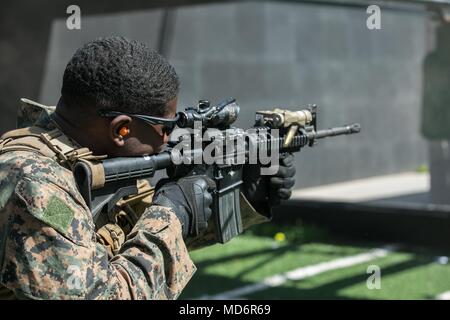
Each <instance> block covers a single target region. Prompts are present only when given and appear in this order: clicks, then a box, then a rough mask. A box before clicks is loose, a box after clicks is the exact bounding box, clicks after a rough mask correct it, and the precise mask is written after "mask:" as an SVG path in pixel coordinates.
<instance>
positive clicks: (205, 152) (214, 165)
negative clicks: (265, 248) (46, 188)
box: [74, 99, 360, 243]
mask: <svg viewBox="0 0 450 320" xmlns="http://www.w3.org/2000/svg"><path fill="white" fill-rule="evenodd" d="M238 115H239V106H238V105H237V103H236V101H235V100H234V99H228V100H225V101H223V102H221V103H219V104H218V105H211V104H210V103H209V102H208V101H205V100H201V101H200V102H199V104H198V105H197V107H191V108H187V109H186V110H184V111H182V112H178V113H177V119H178V120H177V127H178V128H179V129H176V130H175V131H174V132H173V133H172V136H171V137H172V138H173V137H174V136H175V138H178V139H175V140H173V141H171V143H169V145H168V147H167V148H166V150H165V151H163V152H161V153H159V154H157V155H152V156H143V157H132V158H112V159H105V160H102V161H101V162H100V163H99V164H97V167H98V166H100V170H96V171H97V172H93V170H92V168H93V167H92V166H89V165H87V164H86V163H85V162H83V161H80V162H78V163H77V164H76V165H75V167H74V176H75V179H76V181H77V184H78V188H79V190H80V192H81V194H82V196H83V197H84V199H85V201H86V203H87V205H88V206H89V207H90V209H91V212H92V214H93V216H94V220H96V218H97V217H98V216H99V215H100V214H109V213H110V212H112V211H113V210H115V206H116V203H117V202H118V201H119V200H120V199H122V198H124V197H127V196H132V195H135V194H137V192H138V189H137V180H139V179H146V178H150V177H152V176H154V174H155V172H156V171H157V170H161V169H167V172H168V174H169V177H181V176H186V175H207V176H208V177H210V178H211V179H213V180H214V181H215V185H216V187H215V188H214V189H213V190H211V193H212V196H213V204H212V213H213V214H212V218H211V219H212V221H211V222H213V223H214V231H215V235H216V241H217V242H220V243H226V242H228V241H229V240H231V239H232V238H233V237H235V236H236V235H238V234H240V233H241V232H242V231H243V228H242V219H241V211H240V200H239V196H240V189H241V186H242V183H243V181H242V175H243V166H245V165H246V164H253V163H262V165H261V168H262V169H267V170H268V172H269V173H268V174H270V166H269V165H270V160H271V159H272V160H276V161H275V162H276V163H275V167H276V165H277V163H278V158H277V156H278V155H279V154H283V153H286V152H298V151H300V150H301V149H302V148H303V147H305V146H310V147H311V146H313V145H314V144H315V143H316V142H317V140H319V139H322V138H325V137H330V136H337V135H343V134H352V133H357V132H359V131H360V126H359V124H351V125H347V126H344V127H337V128H331V129H327V130H317V128H316V127H317V106H315V105H310V106H308V107H307V108H305V109H303V110H299V111H289V110H284V109H274V110H271V111H259V112H256V119H255V125H254V126H253V127H252V128H250V129H248V130H246V131H244V130H243V129H240V128H234V127H232V126H231V125H232V124H233V123H234V122H235V120H236V119H237V117H238ZM263 158H264V159H263ZM268 159H269V161H268ZM263 160H265V161H266V162H267V161H268V163H264V162H263ZM272 162H274V161H272ZM98 172H100V173H101V175H102V177H101V179H100V180H102V183H101V186H100V187H99V185H98V184H95V183H93V181H94V180H96V179H98V177H97V178H96V177H95V175H97V176H98ZM261 172H262V171H261ZM262 173H263V172H262ZM275 173H276V171H275V172H272V174H275ZM266 174H267V173H266Z"/></svg>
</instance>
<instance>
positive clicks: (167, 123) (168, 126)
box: [98, 110, 179, 136]
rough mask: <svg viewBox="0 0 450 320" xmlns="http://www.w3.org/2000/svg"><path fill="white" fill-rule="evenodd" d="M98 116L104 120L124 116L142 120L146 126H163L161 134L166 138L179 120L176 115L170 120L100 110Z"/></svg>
mask: <svg viewBox="0 0 450 320" xmlns="http://www.w3.org/2000/svg"><path fill="white" fill-rule="evenodd" d="M98 114H99V115H100V116H101V117H104V118H106V117H117V116H120V115H125V116H129V117H131V118H135V119H139V120H142V121H144V122H145V123H148V124H160V125H162V126H163V128H162V132H163V133H165V134H166V135H168V136H169V135H170V134H171V133H172V131H173V129H175V126H176V125H177V121H178V119H179V115H178V114H177V115H176V116H175V118H172V119H166V118H160V117H153V116H146V115H143V114H134V113H126V112H120V111H109V110H100V111H99V112H98Z"/></svg>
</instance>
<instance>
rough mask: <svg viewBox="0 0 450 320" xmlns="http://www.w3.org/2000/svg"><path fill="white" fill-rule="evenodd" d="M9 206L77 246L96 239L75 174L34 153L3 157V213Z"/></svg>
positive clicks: (0, 203)
mask: <svg viewBox="0 0 450 320" xmlns="http://www.w3.org/2000/svg"><path fill="white" fill-rule="evenodd" d="M8 203H9V205H10V206H15V207H17V206H20V207H22V208H23V209H24V210H23V211H24V217H22V218H23V219H27V220H28V219H31V220H33V219H37V220H39V221H41V222H43V223H44V224H45V225H48V226H50V227H52V228H53V229H55V230H56V231H57V232H59V233H60V234H62V235H64V236H66V237H67V238H69V239H70V240H72V241H73V242H76V243H79V244H83V243H86V242H89V241H90V238H91V237H92V233H93V230H94V224H93V221H92V217H91V215H90V211H89V209H88V208H87V207H86V204H85V202H84V200H83V198H82V197H81V195H80V193H79V192H78V190H77V187H76V184H75V180H74V178H73V175H72V173H71V172H70V171H69V170H67V169H65V168H64V167H62V166H61V165H59V164H58V163H57V162H56V161H54V160H52V159H50V158H46V157H43V156H40V155H39V154H36V153H33V152H9V153H5V154H3V155H1V156H0V209H3V207H4V206H6V205H7V204H8ZM81 231H82V232H81Z"/></svg>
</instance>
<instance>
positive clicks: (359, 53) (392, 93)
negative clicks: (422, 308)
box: [0, 0, 450, 299]
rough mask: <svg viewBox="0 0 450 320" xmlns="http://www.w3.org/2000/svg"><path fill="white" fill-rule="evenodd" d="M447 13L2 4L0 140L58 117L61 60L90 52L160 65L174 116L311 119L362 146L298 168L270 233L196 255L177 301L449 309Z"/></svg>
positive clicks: (387, 4)
mask: <svg viewBox="0 0 450 320" xmlns="http://www.w3.org/2000/svg"><path fill="white" fill-rule="evenodd" d="M69 5H77V6H78V7H79V8H80V10H81V20H80V22H81V24H80V26H81V29H73V30H70V29H69V28H68V27H67V20H68V18H69V17H70V16H71V14H72V12H69V13H67V11H66V10H67V8H68V7H69ZM370 5H377V6H378V8H379V11H377V10H375V11H373V10H374V9H373V8H372V9H368V8H369V6H370ZM449 13H450V1H444V0H439V1H437V0H436V1H433V0H429V1H426V0H415V1H362V0H359V1H351V0H335V1H332V0H328V1H326V0H316V1H314V0H310V1H300V0H298V1H294V0H292V1H195V0H194V1H182V0H178V1H176V0H175V1H171V0H165V1H151V2H150V1H142V0H141V1H138V0H128V1H105V0H99V1H95V2H93V1H91V2H89V1H82V0H78V1H76V2H73V1H66V0H59V1H50V0H39V1H31V0H16V1H3V2H2V4H1V10H0V108H1V109H0V110H1V117H0V132H1V133H3V132H6V131H8V130H11V129H13V128H14V127H15V119H16V108H17V106H18V104H19V99H20V98H21V97H25V98H29V99H32V100H36V101H39V102H41V103H43V104H47V105H55V104H56V102H57V101H58V98H59V94H60V89H61V82H62V74H63V72H64V68H65V65H66V64H67V62H68V61H69V59H70V58H71V56H72V54H73V53H74V51H75V50H76V49H77V48H78V47H80V46H81V45H82V44H84V43H86V42H88V41H90V40H92V39H95V38H97V37H101V36H113V35H120V36H125V37H128V38H131V39H136V40H140V41H143V42H145V43H147V44H148V45H149V46H150V47H151V48H154V49H156V50H158V51H159V52H160V53H161V54H163V55H164V56H165V57H166V58H167V59H168V60H169V61H170V62H171V63H172V64H173V65H174V67H175V69H176V70H177V72H178V74H179V76H180V78H181V84H182V87H181V96H180V108H183V107H187V106H193V105H195V104H196V102H197V101H198V100H199V99H208V100H210V101H213V102H218V101H220V100H222V99H224V98H227V97H230V96H232V97H235V98H236V99H237V101H238V103H239V104H240V106H241V114H240V118H239V120H238V122H237V123H236V125H237V126H240V127H243V128H248V127H250V126H252V125H253V122H254V114H255V111H257V110H267V109H270V108H274V107H284V108H289V109H292V110H298V109H302V108H303V107H305V106H306V105H307V104H311V103H314V104H317V105H319V112H318V119H319V122H318V126H319V127H320V128H327V127H331V126H340V125H344V124H348V123H353V122H359V123H360V124H361V126H362V132H361V133H360V134H358V135H353V136H345V137H338V138H335V139H330V140H324V141H320V143H319V144H318V145H317V146H315V147H314V148H313V149H308V150H306V151H303V152H302V153H301V154H297V156H296V165H297V176H296V181H297V184H296V190H295V192H294V194H293V197H292V199H291V200H290V201H288V202H286V203H284V204H283V206H281V207H279V208H276V210H275V215H274V221H273V223H271V224H266V225H261V226H257V227H255V228H252V229H250V230H248V231H246V233H245V234H244V235H243V236H241V237H238V238H237V239H234V240H232V241H231V242H230V243H229V244H226V245H216V246H213V247H211V248H206V249H201V250H198V251H194V252H193V253H192V255H193V258H194V261H195V262H196V263H197V265H198V269H199V271H198V272H197V274H196V276H194V279H193V280H192V281H191V283H190V285H189V287H188V288H187V289H186V291H185V292H184V294H183V296H182V298H210V299H213V298H240V299H241V298H242V299H249V298H263V299H309V298H319V299H330V298H331V299H346V298H351V299H353V298H356V299H416V298H417V299H435V298H439V299H440V298H442V299H444V298H449V297H450V265H449V264H448V258H447V257H448V255H449V251H450V146H449V139H450V126H449V124H450V105H449V104H450V41H449V40H450V19H449ZM374 14H375V15H377V14H378V18H379V20H378V21H379V28H371V27H370V25H371V24H370V23H369V21H372V22H373V21H374V20H373V19H375V18H376V17H374ZM372 266H378V267H379V270H380V274H381V276H379V277H378V274H377V272H376V270H377V269H376V268H375V269H373V268H372V269H370V267H372ZM369 269H370V270H369ZM373 270H375V271H373ZM375 276H377V277H378V278H379V279H380V281H381V282H380V283H378V282H377V281H378V280H377V279H378V278H377V277H375ZM371 277H372V278H371ZM373 277H375V278H373ZM371 283H372V287H371V285H370V284H371ZM378 284H380V288H378V287H377V286H378ZM373 286H375V287H373Z"/></svg>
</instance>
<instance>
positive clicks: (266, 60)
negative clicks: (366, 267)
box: [41, 2, 427, 187]
mask: <svg viewBox="0 0 450 320" xmlns="http://www.w3.org/2000/svg"><path fill="white" fill-rule="evenodd" d="M162 14H163V11H162V10H152V11H144V12H142V11H141V12H136V13H126V14H114V15H107V16H89V17H86V16H84V17H83V20H82V30H81V31H69V30H67V29H66V28H65V20H56V21H54V23H53V26H52V33H51V39H50V44H49V50H48V56H47V62H46V72H45V76H44V79H43V82H42V89H41V101H42V102H43V103H47V104H54V103H55V102H56V101H57V99H58V97H59V90H60V86H61V79H62V73H63V70H64V66H65V64H66V63H67V62H68V60H69V59H70V57H71V55H72V54H73V52H74V51H75V49H76V48H78V47H79V46H80V45H81V44H83V43H84V42H86V41H89V40H91V39H93V38H96V37H98V36H106V35H123V36H127V37H130V38H134V39H138V40H142V41H144V42H146V43H147V44H148V45H150V46H151V47H155V46H156V44H157V43H158V37H159V27H160V24H161V23H162V20H161V19H162ZM171 17H172V19H171V21H172V22H173V25H172V28H171V30H172V32H171V33H170V34H169V35H167V40H168V44H167V46H166V52H165V55H166V56H167V58H168V59H169V60H170V61H171V63H173V64H174V66H175V68H176V69H177V71H178V73H179V75H180V77H181V80H182V92H181V100H180V107H183V106H188V105H192V104H194V103H195V102H196V100H197V99H199V98H208V99H210V100H212V101H217V100H219V99H222V98H225V97H228V96H233V97H235V98H237V100H238V102H239V103H240V105H241V118H240V120H239V121H238V123H237V125H239V126H243V127H248V126H250V125H251V124H252V121H253V117H254V112H255V111H256V110H258V109H267V108H271V107H275V106H277V107H280V106H281V107H289V108H292V109H297V108H299V107H301V106H304V105H306V104H308V103H316V104H318V105H319V106H320V111H319V126H320V127H329V126H335V125H343V124H346V123H350V122H360V123H361V125H362V127H363V130H362V132H361V133H360V134H359V135H356V136H351V137H338V138H335V139H333V140H329V141H323V142H321V143H320V144H318V145H317V146H316V147H315V148H314V149H310V150H305V151H304V152H302V154H299V156H298V157H297V160H296V161H297V164H298V165H297V181H298V183H297V187H305V186H314V185H319V184H325V183H332V182H337V181H343V180H348V179H356V178H362V177H368V176H374V175H381V174H387V173H393V172H400V171H408V170H414V169H415V168H417V167H418V166H419V165H421V164H423V163H425V162H426V157H427V149H426V144H425V142H424V141H423V140H422V138H421V137H420V131H419V123H420V107H421V105H420V103H421V95H422V93H421V92H422V74H421V61H422V59H423V56H424V54H425V51H426V43H425V38H426V17H425V15H421V14H417V13H412V12H408V13H402V12H394V11H383V12H382V30H378V31H369V30H368V29H367V28H366V18H367V14H366V12H365V10H364V9H356V8H337V7H325V6H314V5H305V4H295V3H280V2H264V3H252V2H245V3H230V4H211V5H198V6H191V7H181V8H178V9H174V10H173V11H172V15H171Z"/></svg>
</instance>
